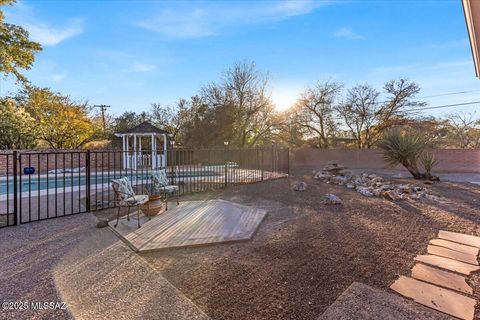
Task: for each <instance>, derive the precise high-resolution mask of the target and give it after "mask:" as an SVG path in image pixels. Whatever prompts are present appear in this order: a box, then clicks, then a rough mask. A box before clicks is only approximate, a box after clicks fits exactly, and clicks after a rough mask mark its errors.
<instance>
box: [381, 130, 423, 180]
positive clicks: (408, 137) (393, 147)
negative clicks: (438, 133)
mask: <svg viewBox="0 0 480 320" xmlns="http://www.w3.org/2000/svg"><path fill="white" fill-rule="evenodd" d="M378 146H379V147H380V149H382V150H383V158H384V159H385V161H386V162H387V163H388V164H389V165H390V166H391V167H394V166H396V165H398V164H401V165H403V166H404V167H405V168H406V169H407V170H408V171H409V172H410V173H411V174H412V176H413V177H414V178H415V179H425V178H427V176H426V175H425V174H423V173H421V172H420V170H419V169H418V160H419V158H420V157H421V156H422V154H423V153H424V151H425V149H426V147H427V139H426V138H425V137H424V136H423V135H421V134H419V133H407V132H402V131H400V130H399V129H392V130H389V131H386V132H385V133H384V134H383V137H382V139H381V140H380V141H379V142H378Z"/></svg>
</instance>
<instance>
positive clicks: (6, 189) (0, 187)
mask: <svg viewBox="0 0 480 320" xmlns="http://www.w3.org/2000/svg"><path fill="white" fill-rule="evenodd" d="M219 175H220V173H219V172H218V171H215V170H203V169H202V170H198V171H177V172H176V174H175V177H176V178H196V177H214V176H219ZM125 176H127V177H129V178H130V180H131V181H132V183H134V184H143V183H147V182H148V181H149V180H150V178H149V176H150V173H149V174H141V173H133V174H129V173H127V174H125V173H123V174H120V173H118V172H116V173H111V172H108V173H107V172H104V173H103V174H100V173H96V174H92V175H91V176H90V185H91V186H92V187H93V188H94V186H95V185H103V184H108V183H110V182H111V180H112V179H117V178H122V177H125ZM167 176H168V177H169V178H170V177H171V174H170V173H168V174H167ZM86 179H87V178H86V176H85V174H84V173H80V174H79V173H73V174H72V173H65V176H64V174H63V173H57V174H55V173H49V174H48V175H41V176H40V177H39V176H38V175H36V174H33V175H30V176H28V175H22V177H21V179H18V188H19V191H20V192H38V191H39V190H46V189H64V188H65V189H66V188H70V187H82V186H85V184H86ZM12 193H13V178H12V177H9V179H8V180H7V179H3V180H0V195H6V194H12Z"/></svg>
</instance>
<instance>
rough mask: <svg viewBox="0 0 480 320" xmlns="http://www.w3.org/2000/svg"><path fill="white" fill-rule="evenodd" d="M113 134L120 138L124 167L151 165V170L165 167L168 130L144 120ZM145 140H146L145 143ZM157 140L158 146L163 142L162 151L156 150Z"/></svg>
mask: <svg viewBox="0 0 480 320" xmlns="http://www.w3.org/2000/svg"><path fill="white" fill-rule="evenodd" d="M115 135H116V136H117V137H120V138H122V149H123V152H122V154H123V156H122V161H123V168H124V169H134V170H137V168H139V167H151V168H152V170H155V169H158V168H162V167H163V168H166V167H167V146H168V136H169V132H167V131H165V130H162V129H160V128H157V127H155V126H154V125H152V124H151V123H149V122H147V121H145V122H142V123H140V124H139V125H138V126H136V127H133V128H131V129H128V130H125V131H123V132H117V133H115ZM146 140H147V141H148V142H147V145H145V142H146ZM162 140H163V141H162ZM142 142H143V146H142ZM159 142H160V146H161V145H162V143H163V152H158V149H157V145H158V144H159ZM142 147H143V149H142ZM142 150H143V151H142Z"/></svg>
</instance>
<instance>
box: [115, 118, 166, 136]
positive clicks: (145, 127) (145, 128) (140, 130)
mask: <svg viewBox="0 0 480 320" xmlns="http://www.w3.org/2000/svg"><path fill="white" fill-rule="evenodd" d="M169 133H170V132H168V131H165V130H163V129H160V128H157V127H155V126H154V125H153V124H151V123H150V122H148V121H144V122H142V123H140V124H139V125H137V126H135V127H133V128H130V129H127V130H124V131H122V132H117V133H115V135H116V136H122V135H132V134H137V135H142V134H146V135H151V134H169Z"/></svg>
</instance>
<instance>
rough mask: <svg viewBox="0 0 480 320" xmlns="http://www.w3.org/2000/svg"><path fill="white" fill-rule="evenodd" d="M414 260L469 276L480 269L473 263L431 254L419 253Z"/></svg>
mask: <svg viewBox="0 0 480 320" xmlns="http://www.w3.org/2000/svg"><path fill="white" fill-rule="evenodd" d="M414 260H415V261H420V262H423V263H426V264H429V265H432V266H436V267H439V268H442V269H446V270H450V271H454V272H458V273H461V274H464V275H467V276H468V275H469V274H470V273H471V272H473V271H477V270H480V267H478V266H474V265H472V264H468V263H465V262H461V261H457V260H453V259H449V258H445V257H440V256H434V255H430V254H427V255H418V256H416V257H415V258H414Z"/></svg>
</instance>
